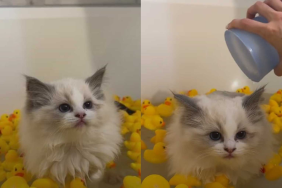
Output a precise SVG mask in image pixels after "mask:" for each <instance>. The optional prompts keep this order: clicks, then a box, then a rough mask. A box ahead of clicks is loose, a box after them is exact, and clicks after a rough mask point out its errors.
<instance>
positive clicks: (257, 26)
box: [227, 18, 267, 36]
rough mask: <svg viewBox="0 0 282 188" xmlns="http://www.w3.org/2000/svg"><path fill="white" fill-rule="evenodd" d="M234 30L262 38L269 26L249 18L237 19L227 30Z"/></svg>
mask: <svg viewBox="0 0 282 188" xmlns="http://www.w3.org/2000/svg"><path fill="white" fill-rule="evenodd" d="M232 28H236V29H242V30H245V31H249V32H251V33H255V34H258V35H260V36H262V35H263V33H265V30H266V29H267V24H265V23H261V22H258V21H255V20H251V19H248V18H245V19H235V20H233V21H232V22H230V23H229V24H228V25H227V29H232Z"/></svg>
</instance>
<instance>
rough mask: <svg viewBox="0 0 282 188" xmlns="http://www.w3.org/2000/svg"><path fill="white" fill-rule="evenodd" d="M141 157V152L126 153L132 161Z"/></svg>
mask: <svg viewBox="0 0 282 188" xmlns="http://www.w3.org/2000/svg"><path fill="white" fill-rule="evenodd" d="M140 155H141V152H140V153H139V152H137V153H136V152H133V151H127V156H128V157H129V158H130V159H131V160H133V161H137V160H138V157H140Z"/></svg>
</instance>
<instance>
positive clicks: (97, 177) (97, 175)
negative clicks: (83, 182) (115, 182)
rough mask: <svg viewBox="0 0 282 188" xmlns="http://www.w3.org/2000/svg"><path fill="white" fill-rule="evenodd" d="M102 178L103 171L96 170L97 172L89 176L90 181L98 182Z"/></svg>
mask: <svg viewBox="0 0 282 188" xmlns="http://www.w3.org/2000/svg"><path fill="white" fill-rule="evenodd" d="M102 177H103V171H101V170H98V171H97V172H95V173H93V174H91V175H90V179H91V181H99V180H100V179H102Z"/></svg>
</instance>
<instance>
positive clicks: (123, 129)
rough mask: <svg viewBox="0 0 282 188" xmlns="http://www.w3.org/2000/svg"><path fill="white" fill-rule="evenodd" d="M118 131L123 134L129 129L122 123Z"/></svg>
mask: <svg viewBox="0 0 282 188" xmlns="http://www.w3.org/2000/svg"><path fill="white" fill-rule="evenodd" d="M120 132H121V134H122V135H125V134H127V133H129V129H128V128H127V127H126V126H125V125H122V126H121V131H120Z"/></svg>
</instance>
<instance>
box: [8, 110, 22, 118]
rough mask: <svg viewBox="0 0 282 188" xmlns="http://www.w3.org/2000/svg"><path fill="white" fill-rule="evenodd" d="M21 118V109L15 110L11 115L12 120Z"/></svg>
mask: <svg viewBox="0 0 282 188" xmlns="http://www.w3.org/2000/svg"><path fill="white" fill-rule="evenodd" d="M20 118H21V111H20V110H18V109H17V110H14V112H13V113H12V114H11V115H10V116H9V120H10V121H14V120H15V119H18V120H20Z"/></svg>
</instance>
